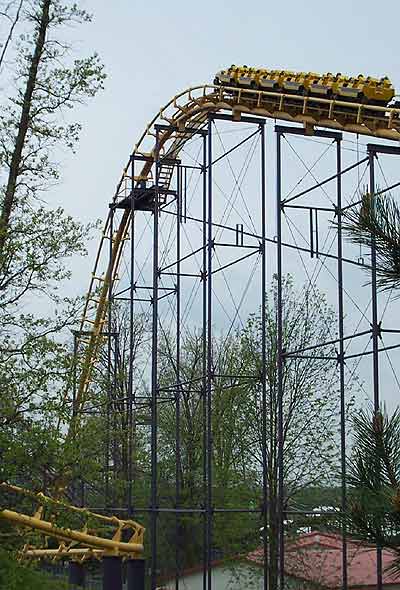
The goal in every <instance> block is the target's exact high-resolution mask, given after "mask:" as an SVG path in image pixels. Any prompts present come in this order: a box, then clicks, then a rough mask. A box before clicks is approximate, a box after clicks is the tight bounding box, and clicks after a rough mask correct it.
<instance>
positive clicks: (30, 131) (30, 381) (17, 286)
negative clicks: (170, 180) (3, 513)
mask: <svg viewBox="0 0 400 590" xmlns="http://www.w3.org/2000/svg"><path fill="white" fill-rule="evenodd" d="M18 6H19V5H17V4H16V3H15V4H13V3H9V5H8V6H7V11H8V12H7V16H8V17H9V18H10V19H11V21H12V20H13V18H14V17H15V20H14V23H15V26H14V29H13V35H12V36H11V37H10V39H9V42H8V46H7V67H3V69H1V70H0V75H1V78H0V80H1V83H2V88H3V90H4V92H3V95H2V99H1V100H0V210H1V218H0V391H1V393H0V437H1V441H0V442H1V446H0V477H1V478H4V479H8V478H12V479H14V481H15V480H16V481H18V482H19V483H25V484H26V485H33V486H36V485H37V486H39V487H40V486H41V487H44V488H46V486H47V485H49V484H50V481H51V478H52V475H53V474H54V473H56V472H57V470H58V469H59V468H60V465H61V463H62V453H61V448H62V447H61V444H62V440H63V436H64V432H63V430H62V428H60V427H61V426H62V425H63V423H64V420H65V419H66V418H68V414H67V413H66V404H65V401H66V400H67V401H68V397H66V395H67V393H68V395H69V392H68V380H69V378H70V374H71V354H70V350H69V347H68V345H67V342H68V340H70V339H71V335H70V328H71V327H72V326H75V325H76V322H77V320H78V318H79V315H80V313H81V299H80V298H75V299H68V298H66V297H65V296H63V289H64V286H65V284H66V281H67V280H68V279H69V278H70V268H69V266H68V260H69V259H70V258H71V257H73V256H84V255H85V254H86V247H85V242H86V240H87V237H88V235H90V233H91V230H92V229H93V228H94V227H96V224H90V225H84V224H81V223H79V222H77V221H75V220H74V219H72V218H71V216H69V215H67V214H66V213H65V211H64V210H63V209H62V208H60V207H57V208H54V207H52V206H51V197H52V195H51V192H52V188H53V187H54V184H55V182H57V181H58V179H59V178H60V170H61V168H60V164H59V159H60V157H62V158H63V159H65V150H66V149H72V150H74V149H75V147H76V144H77V141H78V138H79V132H80V128H81V125H80V123H79V121H76V120H73V119H72V111H73V108H74V107H75V106H76V105H79V104H82V103H84V102H86V100H87V99H90V98H92V97H93V96H95V95H96V93H97V92H98V91H99V90H100V89H101V88H102V87H103V82H104V79H105V74H104V71H103V66H102V64H101V62H100V60H99V58H98V56H97V54H96V53H93V54H92V55H91V56H87V57H85V56H77V55H75V54H74V48H73V46H72V45H71V43H70V41H69V40H68V39H69V37H70V35H71V26H77V25H79V24H81V23H85V22H88V21H90V20H91V16H90V15H89V14H88V13H87V12H86V11H84V10H82V9H81V8H80V7H79V6H78V4H77V3H75V2H71V1H69V0H65V1H61V0H41V1H40V2H36V1H33V0H26V1H25V2H24V3H23V4H22V5H21V9H20V10H19V11H18V12H17V13H16V14H13V10H17V9H18ZM45 196H46V198H47V199H48V200H49V201H50V203H46V202H45V201H44V197H45ZM68 405H70V403H68ZM78 454H79V455H80V452H79V453H78ZM68 460H69V461H70V462H71V463H73V462H74V459H73V458H71V457H68Z"/></svg>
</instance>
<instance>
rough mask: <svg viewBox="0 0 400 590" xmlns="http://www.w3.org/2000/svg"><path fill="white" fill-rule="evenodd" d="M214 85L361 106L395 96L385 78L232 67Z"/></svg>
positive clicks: (217, 77)
mask: <svg viewBox="0 0 400 590" xmlns="http://www.w3.org/2000/svg"><path fill="white" fill-rule="evenodd" d="M214 84H216V85H219V86H228V87H233V88H248V89H255V90H268V91H272V92H284V93H285V94H300V95H303V96H310V97H312V96H315V97H319V98H328V99H337V100H344V101H350V102H360V103H362V104H369V105H375V106H387V105H388V103H389V102H390V101H391V100H392V99H393V97H394V95H395V92H394V88H393V85H392V83H391V81H390V80H389V78H388V77H387V76H385V77H384V78H380V79H378V78H371V77H370V76H368V77H365V76H363V75H362V74H359V75H358V76H356V77H348V76H344V75H343V74H341V73H337V74H331V73H330V72H328V73H326V74H322V75H321V74H316V73H314V72H290V71H286V70H266V69H263V68H259V69H256V68H249V67H247V66H235V65H232V66H230V67H229V68H227V69H225V70H221V71H220V72H217V74H216V76H215V79H214Z"/></svg>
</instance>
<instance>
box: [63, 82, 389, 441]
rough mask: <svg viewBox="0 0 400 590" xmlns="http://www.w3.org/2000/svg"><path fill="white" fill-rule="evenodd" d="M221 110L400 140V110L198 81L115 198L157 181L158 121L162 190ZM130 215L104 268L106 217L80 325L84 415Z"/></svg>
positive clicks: (140, 146)
mask: <svg viewBox="0 0 400 590" xmlns="http://www.w3.org/2000/svg"><path fill="white" fill-rule="evenodd" d="M218 111H228V112H231V113H232V115H233V119H234V120H240V117H241V115H242V114H246V115H249V114H250V115H257V116H259V117H260V116H261V117H265V118H270V119H281V120H285V121H290V122H295V123H301V124H303V125H304V126H305V127H306V128H307V129H309V131H310V134H312V131H313V128H314V127H315V126H318V127H328V128H333V129H337V130H342V131H345V132H349V133H356V134H363V135H369V136H373V137H379V138H383V139H389V140H396V141H398V140H400V109H395V108H386V107H378V106H371V105H363V104H358V103H351V102H348V101H340V100H328V99H324V98H315V97H312V98H311V97H307V96H300V95H293V94H282V93H277V92H269V91H263V90H255V89H245V88H229V87H226V86H213V85H204V86H197V87H193V88H189V89H188V90H185V91H184V92H181V93H180V94H178V95H176V96H175V97H174V98H173V99H172V100H170V101H169V102H168V103H167V104H166V105H165V106H164V107H163V108H162V109H160V111H159V113H157V115H156V116H155V117H154V118H153V119H152V120H151V121H150V123H149V124H148V125H147V127H146V129H145V131H144V133H143V134H142V136H141V137H140V139H139V141H138V143H137V144H136V145H135V146H134V149H133V154H134V155H137V156H142V157H144V158H146V160H145V162H144V164H143V168H142V170H141V172H140V174H139V175H138V176H135V178H134V179H132V178H131V176H130V167H129V163H128V164H127V166H126V167H125V169H124V170H123V173H122V177H121V180H120V182H119V184H118V186H117V190H116V193H115V195H114V197H113V199H114V201H116V200H118V199H120V198H124V197H127V196H128V195H129V193H130V191H131V186H132V182H134V183H136V184H138V183H139V182H141V181H144V180H145V181H152V180H153V176H152V167H153V164H154V158H155V141H156V139H155V138H156V132H155V125H156V124H159V125H162V126H163V128H162V130H161V131H160V132H159V136H158V142H159V150H160V155H159V158H160V172H159V179H160V181H159V190H164V189H168V188H169V184H170V181H171V178H172V174H173V166H172V165H171V163H170V162H169V163H168V160H167V158H168V159H169V160H171V159H172V158H176V157H177V156H178V154H179V152H180V150H181V148H182V147H183V146H184V144H185V142H186V141H187V140H189V139H190V138H191V137H192V135H193V130H194V129H197V128H199V127H201V126H202V125H203V124H204V123H205V121H206V120H207V117H208V115H209V114H211V113H216V112H218ZM190 130H192V131H190ZM163 157H165V159H166V160H167V163H165V164H163V163H162V159H163ZM129 219H130V211H129V210H125V211H124V214H123V217H122V219H121V221H120V224H119V227H118V228H117V229H116V231H115V233H114V235H113V245H112V255H111V256H110V257H109V261H108V262H107V264H106V265H105V267H104V268H101V260H102V254H103V253H104V249H105V242H106V239H107V232H108V231H109V223H110V216H108V218H107V220H106V223H105V226H104V230H103V234H102V238H101V241H100V245H99V249H98V252H97V256H96V260H95V264H94V269H93V273H92V276H91V280H90V284H89V290H88V293H87V296H86V303H85V306H84V312H83V316H82V320H81V325H80V330H81V332H82V333H85V334H89V335H88V336H81V337H80V338H79V346H80V347H79V354H80V357H81V358H82V364H81V370H80V375H79V383H78V388H77V396H76V410H77V413H76V414H77V416H78V419H79V414H80V412H81V410H82V409H83V407H84V405H85V403H86V400H87V398H88V392H89V387H90V383H91V379H92V371H93V366H94V364H95V363H96V357H97V354H98V350H99V345H100V341H101V338H102V332H104V328H105V324H106V322H107V318H106V315H107V313H106V312H107V303H108V301H107V300H108V293H109V286H110V282H111V283H114V282H115V281H116V280H118V268H119V263H120V260H121V255H122V251H123V247H124V243H125V241H126V238H127V234H128V228H129V225H130V224H129ZM70 431H71V428H70Z"/></svg>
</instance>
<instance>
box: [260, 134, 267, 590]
mask: <svg viewBox="0 0 400 590" xmlns="http://www.w3.org/2000/svg"><path fill="white" fill-rule="evenodd" d="M260 142H261V153H260V158H261V238H262V242H261V388H262V418H261V421H262V424H261V429H262V468H263V476H262V480H263V499H262V519H263V527H264V529H263V545H264V590H267V589H268V472H267V470H268V458H267V339H266V309H265V307H266V290H267V242H266V237H267V225H266V224H267V219H266V185H265V182H266V174H265V125H264V124H260Z"/></svg>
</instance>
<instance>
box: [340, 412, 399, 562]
mask: <svg viewBox="0 0 400 590" xmlns="http://www.w3.org/2000/svg"><path fill="white" fill-rule="evenodd" d="M354 437H355V442H354V447H353V453H352V458H351V460H350V461H349V466H348V467H349V470H348V482H349V484H350V486H351V489H350V497H349V504H348V511H347V514H346V520H347V522H348V528H349V530H350V531H351V533H352V534H356V535H358V536H360V537H361V538H362V539H364V540H365V541H369V542H373V543H376V544H378V545H379V546H381V547H387V548H389V549H391V550H393V551H394V552H395V554H396V559H395V561H394V562H393V564H392V565H391V568H390V569H391V570H392V571H396V572H399V573H400V411H399V410H396V411H395V412H394V414H393V415H392V416H391V417H388V415H387V414H386V412H377V413H375V412H367V411H360V412H359V413H358V415H357V416H356V417H355V418H354Z"/></svg>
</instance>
